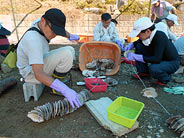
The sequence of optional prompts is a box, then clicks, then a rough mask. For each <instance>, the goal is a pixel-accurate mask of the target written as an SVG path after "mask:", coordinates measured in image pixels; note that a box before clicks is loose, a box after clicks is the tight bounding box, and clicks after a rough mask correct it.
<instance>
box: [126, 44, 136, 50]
mask: <svg viewBox="0 0 184 138" xmlns="http://www.w3.org/2000/svg"><path fill="white" fill-rule="evenodd" d="M133 47H134V43H130V44H128V45H127V46H125V48H124V51H128V50H131V49H132V48H133Z"/></svg>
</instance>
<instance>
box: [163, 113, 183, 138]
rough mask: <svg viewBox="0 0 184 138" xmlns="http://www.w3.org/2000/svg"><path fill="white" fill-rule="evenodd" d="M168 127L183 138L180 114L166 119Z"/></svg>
mask: <svg viewBox="0 0 184 138" xmlns="http://www.w3.org/2000/svg"><path fill="white" fill-rule="evenodd" d="M166 123H167V124H168V127H169V129H171V130H174V131H175V132H176V133H178V134H180V138H184V118H183V117H182V116H181V115H175V116H172V117H170V118H169V119H167V120H166Z"/></svg>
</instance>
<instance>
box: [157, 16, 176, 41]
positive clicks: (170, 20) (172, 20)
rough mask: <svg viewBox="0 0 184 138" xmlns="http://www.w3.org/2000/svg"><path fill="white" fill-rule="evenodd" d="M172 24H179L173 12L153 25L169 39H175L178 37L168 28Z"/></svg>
mask: <svg viewBox="0 0 184 138" xmlns="http://www.w3.org/2000/svg"><path fill="white" fill-rule="evenodd" d="M174 24H175V25H179V24H178V17H177V16H176V15H175V14H169V15H168V16H167V17H166V18H165V19H163V20H162V21H161V22H159V23H157V24H155V27H156V29H157V30H159V31H163V32H164V33H165V34H166V35H167V37H168V38H169V39H170V40H172V41H176V40H177V39H178V37H177V36H176V35H175V34H174V33H173V32H171V30H170V28H171V27H172V26H174Z"/></svg>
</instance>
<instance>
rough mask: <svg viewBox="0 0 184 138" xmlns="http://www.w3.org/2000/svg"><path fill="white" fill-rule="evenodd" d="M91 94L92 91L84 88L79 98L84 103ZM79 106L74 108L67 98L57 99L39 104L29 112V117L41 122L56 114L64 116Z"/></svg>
mask: <svg viewBox="0 0 184 138" xmlns="http://www.w3.org/2000/svg"><path fill="white" fill-rule="evenodd" d="M90 96H91V93H90V91H88V90H86V89H83V90H82V91H81V92H80V93H79V94H78V97H79V100H80V102H81V104H82V105H83V104H84V103H85V102H86V101H87V100H89V98H90ZM76 109H77V107H75V108H72V106H71V105H70V103H69V102H68V100H67V99H66V98H64V99H63V100H59V101H55V102H53V103H49V102H48V103H47V104H44V105H42V106H37V107H35V108H34V110H31V111H30V112H28V114H27V117H28V118H30V119H31V120H32V121H33V122H37V123H41V122H44V121H45V120H49V119H51V118H55V117H56V116H59V115H60V117H62V116H63V115H65V114H69V113H72V112H73V111H75V110H76Z"/></svg>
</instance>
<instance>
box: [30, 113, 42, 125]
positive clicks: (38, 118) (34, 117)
mask: <svg viewBox="0 0 184 138" xmlns="http://www.w3.org/2000/svg"><path fill="white" fill-rule="evenodd" d="M27 117H28V118H30V119H31V120H32V121H33V122H38V123H41V122H44V119H43V118H42V117H41V116H39V115H38V114H37V113H34V112H28V114H27Z"/></svg>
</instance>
